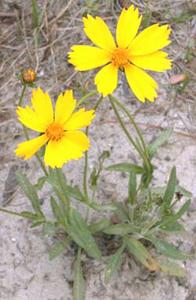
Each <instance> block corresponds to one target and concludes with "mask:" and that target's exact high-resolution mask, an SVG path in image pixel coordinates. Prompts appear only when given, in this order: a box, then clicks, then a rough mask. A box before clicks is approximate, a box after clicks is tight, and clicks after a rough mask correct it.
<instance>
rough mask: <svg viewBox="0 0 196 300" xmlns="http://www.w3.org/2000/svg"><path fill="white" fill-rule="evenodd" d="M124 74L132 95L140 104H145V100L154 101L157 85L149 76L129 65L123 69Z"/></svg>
mask: <svg viewBox="0 0 196 300" xmlns="http://www.w3.org/2000/svg"><path fill="white" fill-rule="evenodd" d="M125 74H126V78H127V81H128V83H129V85H130V87H131V89H132V91H133V93H134V94H135V96H136V97H137V98H138V99H139V100H140V101H141V102H145V99H147V100H149V101H151V102H153V101H154V99H155V98H156V97H157V93H156V89H157V87H158V85H157V83H156V81H154V79H153V78H152V77H151V76H149V75H148V74H147V73H146V72H144V71H143V70H141V69H140V68H138V67H136V66H134V65H131V64H130V65H127V66H126V67H125Z"/></svg>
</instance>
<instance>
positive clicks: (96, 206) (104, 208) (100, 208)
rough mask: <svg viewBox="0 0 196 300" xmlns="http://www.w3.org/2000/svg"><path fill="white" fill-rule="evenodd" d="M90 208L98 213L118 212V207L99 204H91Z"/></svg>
mask: <svg viewBox="0 0 196 300" xmlns="http://www.w3.org/2000/svg"><path fill="white" fill-rule="evenodd" d="M89 206H90V207H91V208H93V209H95V210H96V211H116V210H117V208H116V205H115V204H113V203H111V204H97V203H90V204H89Z"/></svg>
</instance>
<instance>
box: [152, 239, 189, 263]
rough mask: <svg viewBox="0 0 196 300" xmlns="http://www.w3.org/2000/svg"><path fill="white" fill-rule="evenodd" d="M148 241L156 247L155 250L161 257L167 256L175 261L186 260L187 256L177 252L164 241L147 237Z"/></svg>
mask: <svg viewBox="0 0 196 300" xmlns="http://www.w3.org/2000/svg"><path fill="white" fill-rule="evenodd" d="M149 240H150V241H151V242H152V244H153V245H154V246H155V247H156V249H157V250H158V251H159V252H160V253H161V254H163V255H165V256H168V257H170V258H173V259H177V260H185V259H187V257H188V256H187V255H185V254H184V253H182V252H181V251H180V250H178V249H177V248H176V247H175V246H174V245H172V244H170V243H168V242H166V241H164V240H159V239H157V238H154V237H149Z"/></svg>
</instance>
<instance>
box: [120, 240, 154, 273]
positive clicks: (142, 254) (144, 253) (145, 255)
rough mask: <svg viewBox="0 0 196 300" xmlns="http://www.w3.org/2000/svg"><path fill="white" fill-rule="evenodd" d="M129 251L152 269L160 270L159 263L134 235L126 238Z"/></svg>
mask: <svg viewBox="0 0 196 300" xmlns="http://www.w3.org/2000/svg"><path fill="white" fill-rule="evenodd" d="M125 241H126V245H127V249H128V251H129V252H130V253H131V254H132V255H133V256H134V257H135V258H136V259H137V260H138V261H139V262H140V263H142V264H143V265H144V266H145V267H146V268H148V269H149V270H150V271H157V270H159V264H158V263H157V261H155V260H154V259H153V258H152V256H151V255H150V253H149V252H148V250H147V249H146V247H144V245H143V244H142V243H141V242H140V241H138V240H136V239H135V238H133V237H127V238H126V239H125Z"/></svg>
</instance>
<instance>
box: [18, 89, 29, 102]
mask: <svg viewBox="0 0 196 300" xmlns="http://www.w3.org/2000/svg"><path fill="white" fill-rule="evenodd" d="M26 87H27V86H26V84H24V85H23V88H22V93H21V95H20V99H19V101H18V106H21V105H22V102H23V97H24V94H25V91H26Z"/></svg>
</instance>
